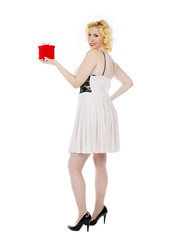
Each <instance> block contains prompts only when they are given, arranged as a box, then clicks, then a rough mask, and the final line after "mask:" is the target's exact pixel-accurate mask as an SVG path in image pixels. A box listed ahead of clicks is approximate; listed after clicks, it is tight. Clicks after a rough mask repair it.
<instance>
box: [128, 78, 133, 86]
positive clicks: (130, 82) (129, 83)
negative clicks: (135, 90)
mask: <svg viewBox="0 0 180 240" xmlns="http://www.w3.org/2000/svg"><path fill="white" fill-rule="evenodd" d="M128 85H129V87H132V86H133V85H134V83H133V81H132V80H131V79H130V80H129V82H128Z"/></svg>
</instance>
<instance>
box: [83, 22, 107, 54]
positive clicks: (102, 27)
mask: <svg viewBox="0 0 180 240" xmlns="http://www.w3.org/2000/svg"><path fill="white" fill-rule="evenodd" d="M90 27H97V28H98V30H99V33H100V34H101V35H102V36H103V37H104V48H105V49H106V50H107V51H109V52H110V51H112V28H111V27H110V26H109V24H108V23H107V21H105V20H100V21H96V22H91V23H88V24H87V27H86V30H85V32H86V35H88V29H89V28H90Z"/></svg>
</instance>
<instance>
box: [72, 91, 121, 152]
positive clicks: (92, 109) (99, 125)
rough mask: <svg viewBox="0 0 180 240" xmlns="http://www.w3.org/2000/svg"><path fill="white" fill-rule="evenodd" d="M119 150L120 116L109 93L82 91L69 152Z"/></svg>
mask: <svg viewBox="0 0 180 240" xmlns="http://www.w3.org/2000/svg"><path fill="white" fill-rule="evenodd" d="M119 150H120V141H119V126H118V115H117V112H116V109H115V107H114V105H113V102H112V100H111V98H110V96H109V94H108V93H107V92H98V93H97V92H95V93H94V92H93V93H88V92H84V93H82V94H79V98H78V105H77V112H76V117H75V122H74V127H73V131H72V136H71V140H70V144H69V149H68V152H69V153H107V152H111V153H112V152H118V151H119Z"/></svg>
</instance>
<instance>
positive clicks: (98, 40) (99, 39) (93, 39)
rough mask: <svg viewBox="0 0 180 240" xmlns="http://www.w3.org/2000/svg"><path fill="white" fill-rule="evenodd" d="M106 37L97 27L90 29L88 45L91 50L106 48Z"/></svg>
mask: <svg viewBox="0 0 180 240" xmlns="http://www.w3.org/2000/svg"><path fill="white" fill-rule="evenodd" d="M103 40H104V37H103V36H102V35H100V33H99V31H98V28H97V27H90V28H89V29H88V43H89V46H90V48H91V49H99V48H101V47H103V46H104V44H103Z"/></svg>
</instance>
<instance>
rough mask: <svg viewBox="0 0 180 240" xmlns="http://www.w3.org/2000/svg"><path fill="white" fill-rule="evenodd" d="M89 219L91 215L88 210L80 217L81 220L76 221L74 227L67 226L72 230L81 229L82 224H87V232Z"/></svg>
mask: <svg viewBox="0 0 180 240" xmlns="http://www.w3.org/2000/svg"><path fill="white" fill-rule="evenodd" d="M90 221H91V215H90V213H89V212H87V213H86V214H85V215H84V216H83V217H82V218H81V220H80V221H79V222H78V224H77V225H76V226H74V227H72V226H68V228H69V229H70V230H72V231H79V230H80V229H81V227H82V226H83V224H84V225H87V232H89V225H90Z"/></svg>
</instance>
